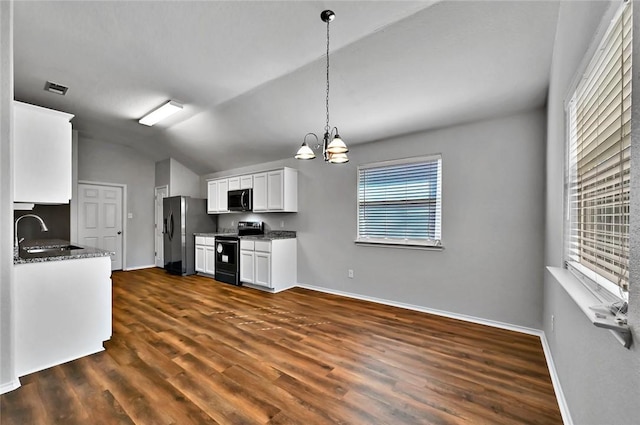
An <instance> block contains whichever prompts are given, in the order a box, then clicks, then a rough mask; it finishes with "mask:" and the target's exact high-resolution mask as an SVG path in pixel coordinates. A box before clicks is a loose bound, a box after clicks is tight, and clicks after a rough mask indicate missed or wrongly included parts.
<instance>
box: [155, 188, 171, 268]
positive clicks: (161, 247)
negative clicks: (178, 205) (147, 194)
mask: <svg viewBox="0 0 640 425" xmlns="http://www.w3.org/2000/svg"><path fill="white" fill-rule="evenodd" d="M164 188H166V189H167V196H166V197H167V198H168V197H169V185H168V184H164V185H162V186H156V187H154V188H153V222H154V225H155V226H162V222H160V223H156V222H155V221H156V218H158V211H157V209H156V208H157V206H158V204H156V196H157V195H158V190H159V189H164ZM161 208H162V207H161ZM160 212H161V213H162V211H160ZM160 215H161V216H162V214H160ZM156 229H157V228H154V229H153V249H154V252H155V253H158V252H160V250H162V249H164V245H163V244H161V245H160V246H159V247H158V246H156V243H157V242H158V238H156V231H157V230H156ZM157 259H158V256H157V255H154V256H153V263H154V264H155V265H156V267H164V264H161V265H158V261H157ZM162 262H163V263H164V253H163V254H162Z"/></svg>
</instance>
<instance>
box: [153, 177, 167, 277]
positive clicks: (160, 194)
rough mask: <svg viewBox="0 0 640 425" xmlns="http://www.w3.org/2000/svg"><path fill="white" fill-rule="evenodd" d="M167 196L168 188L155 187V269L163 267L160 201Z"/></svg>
mask: <svg viewBox="0 0 640 425" xmlns="http://www.w3.org/2000/svg"><path fill="white" fill-rule="evenodd" d="M167 196H169V186H159V187H156V208H155V216H156V219H155V229H156V230H155V231H156V233H155V252H156V253H155V261H156V266H157V267H164V239H163V235H162V230H163V229H162V200H163V199H164V198H166V197H167Z"/></svg>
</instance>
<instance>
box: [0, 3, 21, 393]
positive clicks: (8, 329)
mask: <svg viewBox="0 0 640 425" xmlns="http://www.w3.org/2000/svg"><path fill="white" fill-rule="evenodd" d="M12 102H13V2H6V1H0V392H2V391H4V390H9V389H11V388H13V385H14V384H17V377H16V375H15V371H14V367H13V366H14V360H13V352H14V344H13V341H14V336H13V321H12V318H13V314H12V308H13V294H12V291H11V288H12V286H13V145H12V144H13V131H12V129H11V116H12V108H13V104H12Z"/></svg>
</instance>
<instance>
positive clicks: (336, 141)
mask: <svg viewBox="0 0 640 425" xmlns="http://www.w3.org/2000/svg"><path fill="white" fill-rule="evenodd" d="M335 17H336V15H335V13H333V12H332V11H330V10H325V11H323V12H322V13H321V14H320V19H322V21H323V22H326V23H327V97H326V102H325V106H326V110H327V121H326V124H325V126H324V137H323V140H322V144H320V141H319V140H318V136H316V134H315V133H307V134H306V135H305V136H304V140H303V142H302V146H301V147H300V149H298V153H296V156H295V158H296V159H313V158H315V157H316V154H315V153H313V149H320V147H322V156H323V157H324V160H325V161H327V162H330V163H332V164H343V163H345V162H349V158H348V157H347V152H349V148H347V145H346V144H345V143H344V142H343V141H342V138H341V137H340V135H339V134H338V128H337V127H333V128H331V126H330V125H329V22H331V21H332V20H333V19H334V18H335ZM310 136H313V138H315V143H314V144H313V145H312V146H313V149H312V148H311V146H309V144H308V143H307V137H310Z"/></svg>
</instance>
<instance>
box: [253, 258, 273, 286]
mask: <svg viewBox="0 0 640 425" xmlns="http://www.w3.org/2000/svg"><path fill="white" fill-rule="evenodd" d="M254 262H255V266H254V268H255V273H256V275H255V281H254V283H255V284H256V285H262V286H266V287H269V288H271V254H270V253H268V252H257V251H256V252H254Z"/></svg>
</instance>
